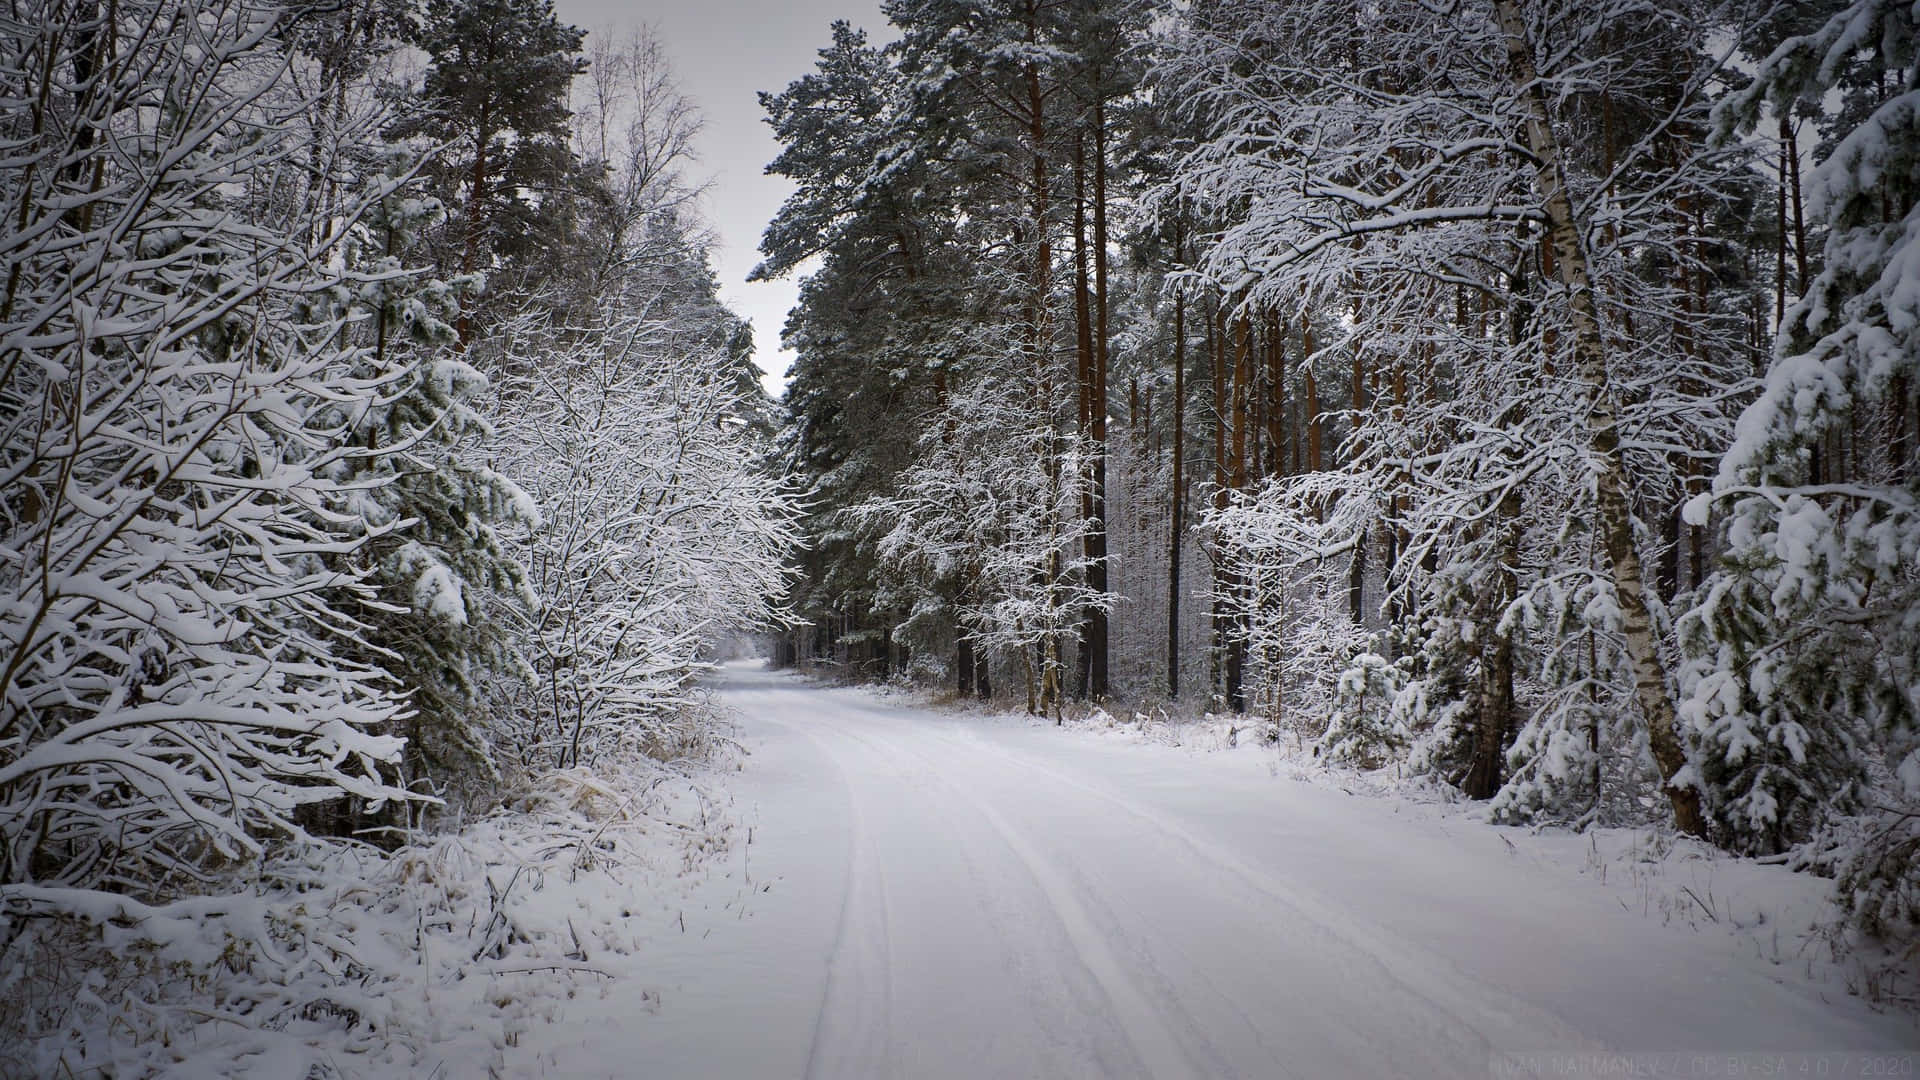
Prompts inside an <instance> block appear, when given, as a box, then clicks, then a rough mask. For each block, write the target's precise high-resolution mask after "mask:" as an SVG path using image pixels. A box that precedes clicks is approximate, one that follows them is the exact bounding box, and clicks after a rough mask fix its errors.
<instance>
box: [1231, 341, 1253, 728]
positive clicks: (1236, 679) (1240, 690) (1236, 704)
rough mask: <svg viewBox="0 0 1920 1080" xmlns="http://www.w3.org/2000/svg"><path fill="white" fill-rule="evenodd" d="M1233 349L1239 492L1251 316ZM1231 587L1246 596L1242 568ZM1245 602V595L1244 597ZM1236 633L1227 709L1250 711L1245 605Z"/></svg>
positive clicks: (1245, 429) (1244, 455)
mask: <svg viewBox="0 0 1920 1080" xmlns="http://www.w3.org/2000/svg"><path fill="white" fill-rule="evenodd" d="M1236 338H1237V340H1236V341H1235V343H1234V349H1233V394H1232V401H1233V457H1232V469H1233V472H1232V483H1233V489H1234V490H1235V491H1245V490H1246V487H1247V435H1248V426H1249V425H1248V416H1247V404H1248V399H1249V398H1250V397H1251V396H1252V385H1251V384H1252V382H1253V363H1252V353H1253V327H1252V325H1251V321H1250V319H1249V317H1248V316H1247V315H1246V314H1245V313H1244V312H1243V313H1242V314H1241V316H1240V331H1239V333H1238V334H1237V335H1236ZM1227 588H1228V589H1230V590H1231V591H1232V592H1234V593H1235V594H1244V592H1245V581H1244V577H1243V573H1242V571H1241V570H1240V568H1238V567H1235V568H1233V569H1232V570H1230V571H1229V576H1228V579H1227ZM1242 600H1243V601H1244V595H1242ZM1235 613H1236V614H1235V618H1234V620H1233V623H1234V625H1233V627H1232V630H1233V633H1231V634H1230V635H1229V639H1228V641H1227V706H1228V708H1231V709H1232V710H1233V711H1234V712H1237V713H1241V712H1246V711H1247V693H1246V667H1247V639H1246V634H1245V630H1246V623H1247V617H1248V612H1247V610H1246V605H1245V603H1244V602H1242V603H1240V604H1237V605H1235Z"/></svg>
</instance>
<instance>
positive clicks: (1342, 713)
mask: <svg viewBox="0 0 1920 1080" xmlns="http://www.w3.org/2000/svg"><path fill="white" fill-rule="evenodd" d="M1401 683H1402V673H1401V671H1400V670H1399V669H1398V668H1396V667H1395V666H1394V664H1393V662H1392V661H1390V660H1388V659H1387V658H1386V657H1384V656H1381V655H1380V654H1379V653H1373V652H1364V653H1361V654H1360V655H1358V656H1356V657H1354V658H1353V660H1352V661H1351V662H1349V663H1348V665H1347V668H1346V670H1345V671H1342V672H1341V673H1340V681H1339V683H1338V685H1337V686H1336V688H1335V692H1334V698H1333V715H1332V717H1331V719H1329V720H1328V722H1327V734H1326V738H1325V739H1324V740H1322V742H1321V744H1320V747H1321V753H1322V754H1323V756H1325V757H1326V759H1327V760H1328V761H1332V762H1336V763H1339V764H1343V765H1352V766H1354V767H1355V768H1360V769H1377V768H1379V767H1380V766H1382V765H1384V764H1386V763H1387V761H1388V760H1389V759H1390V758H1391V757H1392V756H1393V755H1394V754H1395V753H1397V752H1398V751H1399V750H1400V749H1401V748H1403V747H1405V746H1406V732H1405V730H1404V729H1402V728H1401V727H1400V725H1399V724H1398V723H1397V722H1396V717H1395V714H1394V708H1393V705H1394V702H1395V701H1396V700H1397V698H1398V697H1399V693H1400V688H1401Z"/></svg>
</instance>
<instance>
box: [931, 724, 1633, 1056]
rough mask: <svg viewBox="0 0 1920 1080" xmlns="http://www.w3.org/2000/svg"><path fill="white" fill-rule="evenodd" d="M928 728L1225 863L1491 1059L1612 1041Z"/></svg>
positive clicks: (1030, 763) (1166, 824) (1147, 816)
mask: <svg viewBox="0 0 1920 1080" xmlns="http://www.w3.org/2000/svg"><path fill="white" fill-rule="evenodd" d="M930 730H931V731H932V732H933V737H934V738H935V739H937V740H938V741H941V742H944V743H946V744H947V745H949V746H952V747H954V748H956V749H962V750H972V751H975V752H978V753H982V754H985V755H987V756H990V757H993V758H995V759H997V760H999V761H1002V762H1005V763H1007V764H1011V765H1014V766H1017V767H1020V768H1024V769H1026V770H1028V771H1030V772H1033V773H1037V774H1039V775H1042V776H1045V777H1047V778H1048V779H1050V780H1052V781H1053V782H1055V783H1057V784H1060V785H1063V786H1066V787H1070V788H1073V789H1075V790H1077V791H1080V792H1083V793H1085V794H1086V795H1089V796H1091V797H1093V798H1096V799H1099V800H1100V801H1102V802H1104V803H1106V804H1108V805H1110V806H1112V807H1114V808H1115V809H1117V810H1120V811H1121V812H1123V813H1125V814H1127V815H1128V816H1129V817H1132V818H1134V819H1135V820H1137V821H1139V822H1141V823H1142V824H1145V825H1147V826H1148V827H1150V828H1152V829H1154V830H1155V831H1156V832H1158V833H1160V834H1162V835H1163V836H1166V837H1168V838H1170V839H1172V840H1174V841H1176V842H1177V843H1178V844H1179V845H1180V846H1181V847H1183V848H1185V849H1186V850H1188V851H1190V852H1191V853H1192V854H1193V855H1195V856H1196V857H1198V858H1199V859H1201V860H1202V861H1204V862H1207V863H1210V864H1212V865H1213V866H1215V867H1218V868H1219V869H1221V870H1224V871H1226V872H1227V873H1229V874H1230V875H1232V876H1233V877H1235V878H1237V879H1239V880H1240V881H1241V882H1242V883H1244V884H1245V885H1246V886H1248V887H1250V888H1252V889H1254V890H1256V891H1257V892H1258V893H1260V894H1261V895H1263V896H1266V897H1267V898H1269V899H1270V900H1272V901H1273V902H1274V903H1276V904H1279V905H1282V906H1284V907H1286V908H1288V909H1290V910H1291V911H1292V912H1293V913H1294V914H1295V915H1296V916H1298V917H1299V918H1300V920H1301V921H1302V922H1304V923H1307V924H1310V925H1311V926H1312V928H1313V929H1315V930H1317V931H1318V932H1319V933H1321V934H1323V935H1324V936H1326V937H1327V938H1328V939H1329V940H1330V941H1332V942H1333V943H1335V944H1336V945H1338V946H1340V947H1342V948H1343V949H1344V950H1346V951H1348V952H1350V953H1351V954H1352V955H1353V956H1355V957H1356V958H1359V959H1361V960H1363V961H1364V962H1365V963H1367V964H1368V965H1369V966H1371V967H1372V968H1373V969H1374V970H1375V971H1376V972H1377V974H1378V975H1379V976H1381V977H1382V978H1384V979H1386V980H1389V981H1390V982H1391V983H1393V984H1396V985H1398V986H1399V987H1401V988H1403V989H1404V990H1405V991H1406V992H1407V993H1409V994H1411V995H1412V996H1413V997H1414V999H1415V1000H1416V1001H1418V1002H1420V1003H1424V1004H1425V1005H1427V1006H1428V1007H1429V1008H1431V1009H1434V1010H1438V1011H1439V1012H1441V1013H1443V1014H1445V1015H1447V1016H1449V1017H1451V1019H1452V1020H1453V1021H1454V1022H1455V1023H1456V1024H1458V1025H1459V1028H1460V1029H1461V1030H1464V1031H1467V1032H1471V1033H1473V1035H1474V1036H1475V1037H1476V1038H1477V1039H1478V1040H1479V1041H1480V1043H1481V1048H1482V1049H1483V1050H1484V1052H1485V1053H1486V1054H1487V1055H1488V1060H1491V1055H1492V1054H1493V1053H1494V1052H1495V1051H1496V1050H1520V1049H1532V1048H1535V1047H1539V1046H1553V1047H1556V1048H1561V1049H1566V1050H1576V1049H1577V1050H1585V1051H1606V1050H1609V1049H1612V1048H1611V1047H1608V1046H1606V1045H1605V1044H1603V1043H1600V1042H1598V1041H1596V1040H1594V1039H1592V1038H1590V1037H1588V1036H1586V1035H1585V1034H1584V1033H1582V1032H1580V1031H1578V1030H1576V1029H1574V1028H1572V1027H1570V1026H1568V1025H1567V1024H1566V1023H1565V1022H1564V1021H1563V1020H1561V1018H1560V1017H1558V1016H1556V1015H1554V1014H1552V1013H1549V1012H1547V1011H1545V1010H1542V1009H1539V1008H1537V1007H1535V1006H1532V1005H1529V1004H1527V1003H1526V1002H1524V1001H1521V1000H1520V999H1518V998H1516V997H1515V996H1513V995H1512V994H1510V993H1508V992H1506V991H1505V990H1502V989H1500V988H1498V987H1495V986H1493V985H1491V984H1488V983H1486V982H1484V981H1482V980H1480V979H1478V978H1475V977H1474V976H1472V975H1470V974H1468V973H1467V972H1464V971H1461V970H1460V969H1459V968H1458V967H1457V966H1456V965H1454V964H1453V963H1451V962H1450V961H1448V960H1446V959H1445V958H1444V957H1441V956H1438V955H1436V954H1434V953H1433V952H1432V951H1431V950H1428V949H1425V948H1422V947H1421V946H1419V945H1417V944H1416V943H1414V942H1411V941H1408V940H1406V939H1403V938H1401V937H1400V936H1398V935H1396V934H1394V933H1393V932H1391V931H1389V930H1387V929H1386V928H1385V927H1381V926H1377V925H1372V924H1369V923H1367V922H1365V921H1364V920H1362V919H1361V918H1360V917H1358V916H1355V915H1352V914H1348V913H1344V912H1340V911H1336V910H1334V909H1333V908H1330V907H1328V906H1326V905H1325V904H1323V903H1321V902H1320V901H1318V900H1316V899H1314V898H1312V897H1310V896H1308V895H1306V894H1305V893H1303V892H1302V891H1301V890H1300V889H1298V888H1296V887H1294V886H1291V885H1289V884H1287V883H1286V882H1285V881H1283V880H1282V879H1280V878H1278V877H1276V876H1275V875H1274V874H1273V873H1272V872H1270V871H1269V870H1267V869H1265V868H1262V867H1260V866H1258V865H1256V864H1254V863H1252V862H1250V861H1248V860H1247V859H1245V858H1244V857H1242V856H1240V855H1238V854H1236V853H1234V852H1232V851H1229V850H1227V849H1226V848H1223V847H1221V846H1219V845H1218V844H1215V843H1214V842H1212V841H1210V840H1207V839H1205V838H1204V837H1201V836H1199V835H1198V834H1196V833H1195V832H1194V831H1193V830H1191V829H1189V828H1188V827H1186V826H1185V825H1182V824H1181V823H1179V822H1177V821H1175V820H1173V819H1172V818H1170V817H1168V816H1167V815H1166V814H1164V813H1162V812H1160V811H1157V810H1155V809H1153V808H1151V807H1148V806H1146V805H1144V804H1142V803H1139V802H1137V801H1135V800H1133V799H1129V798H1127V797H1125V796H1122V795H1118V794H1115V793H1113V792H1111V791H1108V790H1106V789H1104V788H1102V787H1100V786H1098V785H1096V784H1091V783H1088V782H1086V781H1084V780H1082V779H1080V778H1078V777H1075V776H1072V775H1070V774H1068V773H1065V772H1062V771H1061V770H1059V769H1057V768H1054V767H1052V766H1050V765H1046V764H1042V763H1040V762H1037V761H1034V760H1033V759H1031V758H1028V757H1026V756H1024V755H1021V754H1018V753H1015V752H1013V751H1011V750H1007V749H1005V748H1004V747H999V746H996V745H994V744H992V743H990V742H988V741H987V740H985V739H982V738H980V737H978V736H977V735H973V734H972V733H966V734H964V735H959V734H954V733H952V732H950V731H947V730H942V729H939V728H931V727H930ZM1458 1002H1471V1003H1472V1004H1473V1005H1474V1006H1475V1007H1476V1011H1478V1012H1480V1013H1482V1014H1483V1015H1482V1017H1481V1018H1480V1020H1478V1021H1476V1020H1470V1019H1468V1018H1467V1017H1465V1016H1461V1015H1460V1014H1459V1013H1458V1012H1457V1011H1455V1010H1456V1008H1457V1005H1456V1004H1455V1003H1458ZM1488 1019H1491V1020H1494V1021H1496V1022H1497V1023H1498V1024H1499V1026H1500V1027H1501V1028H1502V1029H1504V1031H1505V1032H1506V1033H1510V1034H1511V1035H1512V1036H1517V1038H1503V1039H1501V1040H1499V1041H1500V1043H1501V1044H1503V1045H1497V1046H1496V1044H1495V1041H1494V1040H1492V1039H1489V1038H1488V1037H1487V1034H1486V1033H1485V1032H1484V1031H1483V1030H1482V1023H1484V1021H1485V1020H1488Z"/></svg>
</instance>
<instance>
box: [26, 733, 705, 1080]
mask: <svg viewBox="0 0 1920 1080" xmlns="http://www.w3.org/2000/svg"><path fill="white" fill-rule="evenodd" d="M706 775H707V774H706V773H705V771H704V770H703V769H702V768H700V767H689V768H665V767H662V766H661V765H659V764H658V763H656V762H652V761H649V760H646V759H644V758H639V757H631V758H627V759H624V760H621V761H617V762H611V763H603V764H602V765H601V766H600V767H599V768H598V769H597V770H594V769H586V768H574V769H567V770H561V771H557V772H550V773H547V774H545V775H542V776H540V777H538V778H537V779H535V780H533V781H532V782H530V783H529V784H528V785H526V787H525V789H524V790H523V791H521V792H520V793H519V795H518V796H517V797H516V798H515V799H514V800H513V801H512V802H511V803H510V804H509V805H508V806H507V807H505V808H503V809H501V810H499V811H496V812H495V813H493V814H491V815H489V816H488V817H486V818H484V819H481V820H479V821H475V822H473V823H471V824H469V825H468V826H466V827H465V828H462V829H459V830H458V831H457V832H451V833H447V834H442V835H437V836H428V837H423V838H421V839H420V840H418V841H416V842H415V843H412V844H409V845H407V846H405V847H402V848H401V849H399V850H398V851H395V852H391V853H387V852H382V851H379V850H377V849H374V848H371V847H366V846H359V845H337V844H336V845H327V846H322V845H312V846H308V847H305V848H303V849H301V850H285V851H281V852H279V853H277V854H275V855H274V856H273V857H272V858H270V859H268V860H266V861H263V862H262V863H260V864H258V865H256V866H252V867H248V868H247V870H246V872H245V875H244V876H241V875H234V876H230V877H228V878H226V879H225V880H222V881H220V882H216V883H212V886H211V888H210V894H209V895H205V896H197V897H192V898H188V899H183V900H178V901H175V902H172V903H168V904H163V905H157V906H149V905H144V904H140V903H138V902H135V901H132V900H128V899H124V898H118V897H104V896H102V895H101V894H80V895H76V894H74V893H72V892H71V891H67V890H52V889H41V890H35V889H32V888H30V887H29V888H15V889H9V890H7V891H6V892H5V901H6V903H5V907H4V909H0V1076H4V1077H7V1078H9V1080H10V1078H12V1077H16V1076H17V1077H69V1076H71V1077H119V1076H170V1077H194V1078H203V1077H228V1076H231V1077H242V1076H244V1077H249V1078H255V1077H286V1078H289V1080H319V1078H329V1077H371V1076H420V1077H427V1076H434V1077H447V1078H466V1077H481V1076H488V1075H498V1074H499V1073H500V1071H501V1069H502V1062H503V1059H504V1056H505V1053H506V1051H507V1048H508V1047H511V1046H513V1045H514V1044H516V1043H517V1041H518V1040H519V1038H520V1035H521V1033H522V1032H523V1031H524V1030H525V1029H526V1028H527V1027H528V1026H529V1025H532V1024H538V1023H542V1022H544V1020H545V1019H546V1018H547V1015H546V1014H548V1013H550V1012H551V1010H552V1005H551V1004H550V1003H551V1002H554V1001H558V1000H564V999H565V998H567V997H570V996H572V995H573V994H574V993H575V992H576V991H577V990H578V989H579V988H580V987H581V986H582V984H584V983H590V982H597V981H600V980H604V979H608V978H611V977H612V976H611V974H610V973H609V972H608V971H607V970H605V969H603V968H602V967H600V966H598V965H597V964H596V959H597V958H603V957H606V956H608V955H609V954H625V953H629V952H632V951H633V950H634V948H635V947H636V945H637V941H638V938H637V931H635V930H631V929H629V928H628V926H627V917H628V916H629V915H630V914H631V912H632V909H633V908H634V907H635V906H636V903H637V898H638V897H639V896H640V895H641V894H643V893H644V892H645V891H646V890H648V889H654V888H658V887H660V885H661V883H663V882H665V881H669V880H672V879H675V878H678V877H680V876H682V875H685V874H687V873H688V872H690V871H692V870H694V869H696V868H698V867H699V866H701V865H702V864H703V863H704V862H705V861H706V860H707V859H708V858H710V857H711V856H712V855H714V854H715V853H717V852H720V851H723V850H725V849H726V848H728V847H729V846H730V845H731V843H732V825H731V819H730V817H729V815H727V814H726V813H725V812H724V811H723V810H721V809H720V808H717V807H716V806H715V805H714V797H713V794H712V793H711V792H710V791H709V789H708V787H707V786H706V783H705V777H706ZM214 890H218V894H214ZM55 912H62V913H63V914H58V915H56V914H54V913H55ZM610 966H611V965H610Z"/></svg>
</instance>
